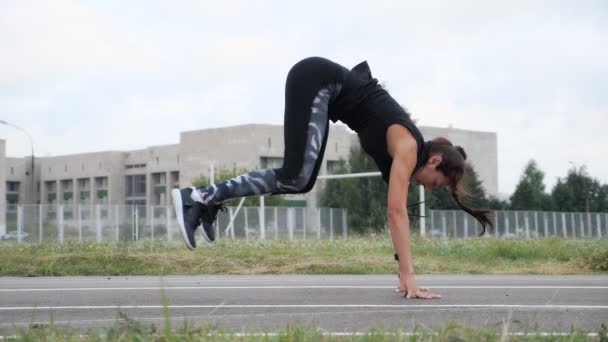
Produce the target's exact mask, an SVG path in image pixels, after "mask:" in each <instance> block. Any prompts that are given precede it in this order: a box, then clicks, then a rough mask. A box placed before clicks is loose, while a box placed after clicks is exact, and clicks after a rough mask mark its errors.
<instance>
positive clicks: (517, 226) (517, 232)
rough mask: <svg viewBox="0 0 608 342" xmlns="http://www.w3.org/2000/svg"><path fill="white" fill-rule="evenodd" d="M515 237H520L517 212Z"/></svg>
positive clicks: (517, 214)
mask: <svg viewBox="0 0 608 342" xmlns="http://www.w3.org/2000/svg"><path fill="white" fill-rule="evenodd" d="M515 236H517V237H519V212H518V211H517V210H516V211H515Z"/></svg>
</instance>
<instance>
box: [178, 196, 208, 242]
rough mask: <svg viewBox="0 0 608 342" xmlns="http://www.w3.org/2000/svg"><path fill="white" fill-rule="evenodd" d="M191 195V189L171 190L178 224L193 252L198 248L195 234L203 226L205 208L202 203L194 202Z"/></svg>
mask: <svg viewBox="0 0 608 342" xmlns="http://www.w3.org/2000/svg"><path fill="white" fill-rule="evenodd" d="M191 194H192V189H191V188H185V189H173V190H171V197H173V208H175V216H176V217H177V223H178V224H179V228H180V229H181V231H182V235H183V237H184V242H186V246H187V247H188V248H189V249H191V250H192V249H195V248H196V241H195V240H194V232H195V231H196V228H197V227H198V226H199V225H200V224H201V217H202V214H203V211H204V209H205V208H204V207H203V204H202V203H199V202H196V201H194V200H193V199H192V197H190V195H191Z"/></svg>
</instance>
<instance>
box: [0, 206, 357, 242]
mask: <svg viewBox="0 0 608 342" xmlns="http://www.w3.org/2000/svg"><path fill="white" fill-rule="evenodd" d="M261 210H262V209H260V208H259V207H241V208H240V209H239V210H238V212H237V211H236V208H234V207H228V211H227V212H222V211H220V212H219V213H218V218H217V223H216V225H215V228H216V237H217V238H219V239H222V238H231V239H234V238H244V239H269V240H280V239H282V240H301V239H330V240H333V239H334V238H340V239H342V238H344V239H345V238H347V236H348V224H347V221H348V220H347V210H346V209H341V208H317V210H316V213H315V215H314V216H312V217H313V218H314V219H315V220H316V222H315V223H316V224H310V222H307V219H308V220H309V219H310V216H307V215H306V208H288V207H265V208H264V209H263V210H264V213H263V215H262V212H261ZM231 218H232V224H230V221H231ZM262 220H263V221H264V222H265V224H264V225H261V224H260V222H261V221H262ZM1 238H2V240H12V241H16V242H30V243H39V242H59V243H63V242H66V241H77V242H83V241H95V242H104V241H136V240H143V239H148V240H181V239H182V236H181V232H180V230H179V226H178V225H177V221H176V219H175V212H174V210H173V208H172V207H171V206H137V205H18V206H17V205H9V206H8V207H7V212H6V233H5V234H4V235H2V236H1Z"/></svg>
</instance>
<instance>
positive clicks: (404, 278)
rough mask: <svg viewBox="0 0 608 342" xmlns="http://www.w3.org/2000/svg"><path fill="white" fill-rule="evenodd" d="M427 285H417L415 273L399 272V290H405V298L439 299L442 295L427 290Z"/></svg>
mask: <svg viewBox="0 0 608 342" xmlns="http://www.w3.org/2000/svg"><path fill="white" fill-rule="evenodd" d="M428 290H429V289H428V288H426V287H416V278H415V277H414V274H413V273H408V274H405V273H399V287H398V288H397V291H399V292H405V295H404V297H405V298H421V299H439V298H441V295H439V294H435V293H429V292H426V291H428Z"/></svg>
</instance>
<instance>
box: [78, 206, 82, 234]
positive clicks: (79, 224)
mask: <svg viewBox="0 0 608 342" xmlns="http://www.w3.org/2000/svg"><path fill="white" fill-rule="evenodd" d="M81 209H82V208H81V205H80V204H78V242H80V243H82V210H81Z"/></svg>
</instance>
